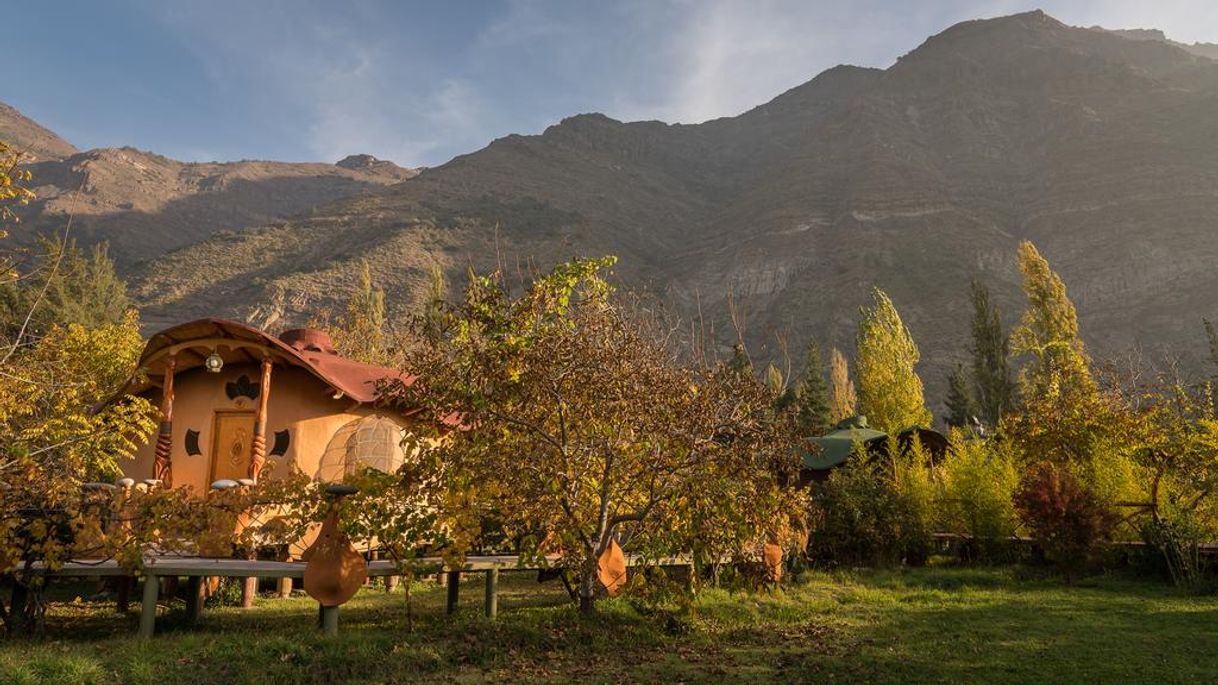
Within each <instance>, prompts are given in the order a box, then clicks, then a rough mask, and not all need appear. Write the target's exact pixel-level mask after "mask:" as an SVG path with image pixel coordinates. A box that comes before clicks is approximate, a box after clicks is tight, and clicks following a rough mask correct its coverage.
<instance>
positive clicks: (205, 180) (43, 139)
mask: <svg viewBox="0 0 1218 685" xmlns="http://www.w3.org/2000/svg"><path fill="white" fill-rule="evenodd" d="M0 139H2V140H7V141H12V144H14V145H15V146H16V147H17V148H18V149H20V150H24V151H27V152H28V153H29V154H30V155H31V156H32V159H31V162H30V163H29V164H27V168H28V169H29V170H30V171H31V172H32V173H33V177H34V186H35V188H34V190H35V194H36V195H37V199H36V200H35V201H34V202H32V203H30V205H29V206H28V207H26V208H24V210H23V211H22V212H21V214H22V219H23V221H22V223H21V225H20V227H19V231H17V232H15V233H14V237H15V238H16V239H17V240H23V239H24V240H26V241H29V240H32V239H33V238H34V237H35V236H36V235H38V234H44V233H58V232H61V231H62V229H63V226H64V225H65V223H66V221H67V218H68V216H69V215H73V216H74V219H73V234H74V235H75V236H76V237H77V238H78V239H79V240H81V241H82V242H85V243H92V242H98V241H103V240H104V241H107V242H109V243H110V248H111V254H113V255H114V256H115V258H116V259H117V261H118V262H119V263H120V265H121V266H122V267H124V268H127V267H130V266H131V265H133V264H134V263H136V262H137V261H139V260H141V259H147V258H152V257H156V256H158V255H161V254H164V253H165V252H168V251H170V250H174V249H177V248H180V247H184V246H187V245H191V244H194V243H196V242H199V241H201V240H204V239H207V238H210V237H212V236H213V235H215V234H216V233H217V232H220V231H238V230H241V229H244V228H248V227H250V226H258V225H261V224H265V223H267V222H270V221H276V220H280V219H282V218H284V217H288V216H292V215H294V214H297V213H299V212H302V211H304V210H306V209H309V208H310V207H314V206H316V205H320V204H325V203H328V202H332V201H334V200H338V199H341V198H345V197H350V196H353V195H359V194H361V193H364V192H368V191H370V190H373V189H377V188H380V187H383V186H386V185H389V184H392V183H397V182H400V181H403V180H406V179H408V178H411V177H413V176H414V175H415V173H416V172H415V171H414V170H412V169H403V168H401V167H399V166H397V165H395V164H393V163H392V162H387V161H383V160H378V159H376V158H375V157H372V156H370V155H352V156H350V157H347V158H346V159H344V160H341V161H340V162H338V163H337V164H310V163H304V164H301V163H285V162H266V161H248V160H246V161H240V162H225V163H217V162H211V163H187V162H179V161H176V160H172V159H169V158H166V157H162V156H160V155H157V154H153V153H150V152H144V151H142V150H136V149H134V148H101V149H97V150H89V151H87V152H78V151H77V150H76V148H74V147H72V146H71V145H70V144H69V143H67V142H66V141H64V140H62V139H60V138H59V137H58V136H56V135H55V134H53V133H51V132H50V131H48V130H46V129H44V128H42V127H41V126H39V125H37V124H35V123H34V122H33V121H31V120H29V119H28V118H26V117H24V116H22V115H21V114H20V113H19V112H17V111H16V110H15V109H13V108H12V107H9V106H7V105H3V104H0Z"/></svg>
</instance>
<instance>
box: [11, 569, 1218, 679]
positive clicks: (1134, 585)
mask: <svg viewBox="0 0 1218 685" xmlns="http://www.w3.org/2000/svg"><path fill="white" fill-rule="evenodd" d="M800 581H801V582H799V583H797V584H792V585H790V586H787V587H785V588H784V589H783V590H782V591H779V592H775V593H772V594H766V593H759V594H754V593H736V594H730V593H728V592H726V591H722V590H706V591H703V592H702V593H701V594H700V595H699V597H698V598H697V599H696V600H695V601H694V602H693V603H692V604H691V605H690V606H688V607H677V606H670V607H668V608H665V609H655V608H648V607H647V606H645V605H643V604H641V603H637V602H632V601H630V600H613V601H606V602H603V603H602V604H601V605H600V609H601V610H600V614H599V616H598V617H597V618H596V619H594V620H588V619H582V618H581V617H579V616H578V614H577V613H576V612H575V611H574V610H573V609H572V607H571V606H570V604H569V603H568V602H567V601H566V595H565V593H564V592H563V590H562V588H561V585H558V584H555V583H546V584H543V585H538V584H537V583H536V582H535V576H532V575H530V574H523V573H522V574H515V573H506V574H503V575H502V576H501V578H500V588H501V599H500V616H499V619H498V620H497V621H494V622H492V621H489V620H487V619H485V618H483V617H482V615H481V600H482V592H481V591H482V587H481V576H473V577H471V579H470V581H469V582H468V583H467V584H466V585H465V586H464V587H463V588H462V609H461V612H460V613H459V614H458V615H456V616H453V617H449V616H446V615H445V614H444V607H443V604H444V589H443V588H442V587H440V586H438V585H434V584H426V583H424V584H419V585H416V586H415V593H414V594H415V625H414V631H413V632H407V627H406V620H405V610H404V603H403V594H402V593H401V592H400V591H399V592H397V593H395V594H386V593H385V592H383V591H378V590H365V591H363V592H361V593H360V595H359V596H357V597H356V599H355V600H353V601H352V602H351V603H350V604H348V605H347V606H345V607H344V608H343V610H342V627H341V629H340V634H339V637H338V638H337V639H331V640H327V639H325V638H324V637H322V636H321V635H320V634H319V632H318V631H317V629H316V628H315V620H316V605H315V604H314V603H312V602H311V601H310V600H309V599H308V598H306V597H301V598H293V599H287V600H281V599H273V598H266V599H260V600H259V603H258V605H257V606H256V607H255V608H254V609H252V610H244V611H243V610H241V609H237V608H216V609H210V608H209V609H208V611H207V612H206V613H205V614H204V618H203V621H202V624H201V625H200V626H199V627H198V628H196V629H194V630H189V631H188V630H186V629H185V628H184V627H181V625H180V616H181V609H180V605H179V606H175V607H173V609H172V610H171V611H170V612H169V613H168V614H167V615H165V616H163V617H162V618H161V619H159V620H158V631H159V632H158V635H157V637H156V638H155V639H154V640H152V641H150V642H140V641H138V640H136V639H135V637H134V628H135V622H136V621H137V620H138V617H137V616H136V613H137V609H134V608H133V611H132V614H131V615H130V616H127V617H121V616H117V615H116V614H114V613H113V605H112V604H111V605H103V604H96V605H94V604H90V603H72V602H63V603H56V604H55V605H53V607H52V609H51V612H50V615H49V616H50V617H49V625H48V633H49V636H48V638H47V640H45V641H41V642H27V641H13V640H9V641H0V683H3V684H4V685H9V684H13V685H17V684H23V683H56V684H64V685H72V684H75V683H159V684H168V683H181V684H189V683H224V684H225V685H229V684H232V685H236V684H238V683H336V682H359V683H407V682H416V681H425V682H455V683H464V682H471V683H472V682H483V681H487V680H495V681H523V682H569V681H571V680H574V679H579V680H580V681H581V682H584V683H597V682H718V683H723V684H726V683H736V682H765V683H774V682H818V683H824V682H860V681H867V682H893V683H898V682H899V683H931V682H934V683H942V682H984V683H986V685H997V684H999V683H1099V682H1105V683H1152V682H1153V683H1204V682H1216V681H1218V597H1213V596H1208V597H1191V596H1185V595H1181V594H1178V593H1176V592H1175V591H1173V590H1172V589H1171V588H1168V587H1166V586H1163V585H1158V584H1153V583H1149V582H1141V581H1131V580H1127V579H1122V578H1117V577H1099V578H1092V579H1089V580H1085V581H1082V582H1080V583H1078V584H1076V585H1075V586H1073V587H1067V586H1065V585H1063V584H1062V583H1061V582H1060V581H1058V580H1054V579H1046V578H1040V577H1036V576H1032V575H1029V572H1027V571H1025V570H1021V569H958V568H928V569H919V570H906V571H857V572H853V573H849V574H835V575H830V574H825V573H811V574H807V575H806V576H804V577H802V578H801V579H800ZM135 606H138V605H135ZM163 610H164V609H163Z"/></svg>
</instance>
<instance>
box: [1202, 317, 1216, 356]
mask: <svg viewBox="0 0 1218 685" xmlns="http://www.w3.org/2000/svg"><path fill="white" fill-rule="evenodd" d="M1201 324H1202V325H1203V326H1205V340H1206V342H1207V343H1209V349H1210V360H1209V361H1210V363H1211V364H1213V365H1214V366H1218V331H1215V330H1214V324H1213V323H1212V322H1211V321H1210V320H1209V319H1202V320H1201Z"/></svg>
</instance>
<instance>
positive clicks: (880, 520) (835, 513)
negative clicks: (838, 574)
mask: <svg viewBox="0 0 1218 685" xmlns="http://www.w3.org/2000/svg"><path fill="white" fill-rule="evenodd" d="M894 453H895V451H894ZM915 459H916V457H914V456H912V455H910V454H907V455H903V456H899V457H896V458H893V459H891V460H888V459H884V458H869V457H867V456H866V455H863V454H858V455H855V456H852V457H851V458H850V460H849V461H848V462H846V464H845V465H844V466H843V467H841V468H838V469H834V471H833V472H832V473H831V474H830V475H829V479H828V480H826V481H824V482H822V483H816V484H815V485H813V490H812V517H811V519H812V522H813V523H812V527H813V530H812V534H811V543H810V545H809V554H810V555H811V556H812V558H813V559H815V560H817V561H821V562H830V563H833V564H840V565H851V564H865V565H889V564H898V563H906V564H912V565H917V564H922V563H924V562H925V561H926V557H927V554H928V553H929V551H930V545H931V524H932V521H933V502H934V491H933V488H932V486H931V482H930V478H929V474H928V473H927V470H926V468H925V467H924V466H921V465H920V464H916V463H915Z"/></svg>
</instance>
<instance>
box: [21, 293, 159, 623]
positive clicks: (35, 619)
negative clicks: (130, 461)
mask: <svg viewBox="0 0 1218 685" xmlns="http://www.w3.org/2000/svg"><path fill="white" fill-rule="evenodd" d="M142 347H143V341H142V340H141V339H140V335H139V324H138V320H137V319H136V318H135V315H134V313H133V312H132V313H130V314H129V315H128V317H127V318H126V319H125V320H124V321H123V322H122V323H121V324H117V325H114V324H107V325H103V326H100V327H98V328H95V329H86V328H85V327H83V326H81V325H79V324H69V325H67V326H65V327H60V326H52V327H51V328H50V330H48V331H47V332H46V333H45V334H44V335H43V336H41V337H40V338H38V339H36V340H34V341H32V342H29V343H26V344H22V345H10V346H9V347H8V349H9V350H11V354H9V355H8V356H7V357H6V358H4V359H3V360H2V361H0V573H3V572H5V571H7V570H10V569H13V568H14V567H18V566H20V567H23V568H24V567H25V566H27V565H28V564H31V563H33V562H35V561H40V562H44V563H46V564H48V565H49V566H50V567H52V568H55V567H57V566H58V565H59V564H61V563H62V562H64V561H65V560H67V559H68V558H69V557H70V556H71V553H72V550H73V549H74V548H75V547H76V545H77V543H78V539H79V537H80V535H81V533H82V532H83V531H85V530H86V529H88V527H89V526H90V525H96V522H97V520H99V517H95V516H91V515H90V513H89V512H88V511H87V510H86V509H85V508H84V506H83V502H82V492H81V486H82V484H84V483H85V482H88V481H92V480H101V479H105V480H109V479H112V478H113V477H114V476H115V475H117V473H118V468H119V467H118V464H119V461H120V460H122V459H125V458H129V457H130V456H131V455H132V454H133V453H134V452H135V450H136V448H137V447H138V446H139V444H141V443H142V442H143V440H144V439H146V436H148V435H150V434H151V433H152V431H153V430H154V428H155V426H156V423H155V421H156V418H157V416H158V412H157V410H156V407H154V406H153V405H152V404H150V403H149V402H148V401H147V400H144V399H142V398H135V397H124V398H120V399H118V400H116V401H114V402H110V403H108V404H106V405H105V406H103V407H101V408H100V409H96V408H95V407H96V406H97V405H98V404H99V403H100V402H101V401H102V400H104V399H107V398H109V396H110V395H111V394H112V393H113V392H115V391H116V390H117V389H118V387H119V386H120V385H121V384H122V383H123V382H124V381H125V380H126V379H127V378H128V376H129V375H130V374H131V373H132V372H133V371H134V369H135V363H136V360H137V358H138V356H139V353H140V350H141V348H142ZM18 582H20V583H22V588H23V589H26V588H29V589H33V590H35V591H36V590H37V588H38V585H37V582H36V579H31V578H29V577H23V578H20V579H19V580H18ZM42 606H43V605H42V604H41V603H39V602H37V601H35V602H34V603H32V604H31V605H29V607H28V609H27V611H28V613H27V612H22V611H19V612H17V613H18V614H20V615H17V616H14V615H11V614H10V613H9V612H6V611H5V609H4V607H3V604H2V603H0V621H3V622H5V623H6V624H8V625H9V627H10V629H12V628H14V627H16V626H19V625H33V626H36V625H38V624H40V619H41V608H42Z"/></svg>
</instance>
